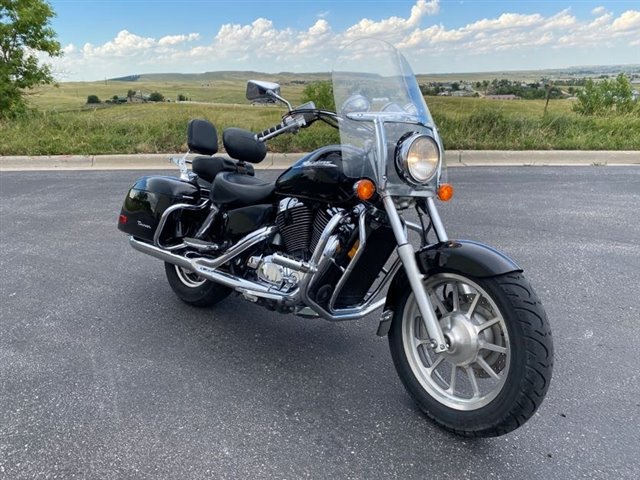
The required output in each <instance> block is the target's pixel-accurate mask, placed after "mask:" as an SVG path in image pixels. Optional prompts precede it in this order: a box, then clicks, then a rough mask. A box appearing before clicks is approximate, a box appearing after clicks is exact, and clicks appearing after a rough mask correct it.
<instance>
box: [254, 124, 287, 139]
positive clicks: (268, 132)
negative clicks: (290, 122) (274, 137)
mask: <svg viewBox="0 0 640 480" xmlns="http://www.w3.org/2000/svg"><path fill="white" fill-rule="evenodd" d="M285 126H286V125H285V124H284V123H279V124H278V125H276V126H275V127H271V128H267V129H266V130H263V131H262V132H260V133H258V138H262V137H266V136H267V135H271V134H272V133H275V132H277V131H278V130H282V129H283V128H284V127H285Z"/></svg>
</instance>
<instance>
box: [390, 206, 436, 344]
mask: <svg viewBox="0 0 640 480" xmlns="http://www.w3.org/2000/svg"><path fill="white" fill-rule="evenodd" d="M382 201H383V203H384V206H385V210H386V212H387V217H388V218H389V223H390V224H391V228H392V229H393V233H394V235H395V237H396V241H397V242H398V256H399V257H400V260H401V261H402V265H403V266H404V269H405V271H406V273H407V278H408V280H409V284H410V285H411V290H412V291H413V294H414V296H415V299H416V303H417V304H418V308H419V310H420V314H421V315H422V320H423V322H424V326H425V328H426V329H427V332H428V333H429V337H430V338H431V339H432V341H433V342H434V350H435V352H436V353H440V352H444V351H446V350H447V342H446V340H445V338H444V334H443V333H442V328H441V327H440V323H439V322H438V317H437V316H436V313H435V309H434V308H433V305H432V304H431V300H430V299H429V296H428V295H427V294H426V292H425V290H424V288H423V286H422V279H423V275H422V273H420V270H419V269H418V262H417V261H416V254H415V251H414V250H413V246H412V245H411V244H410V243H409V241H408V240H407V234H406V232H405V229H404V224H403V222H402V219H401V218H400V215H399V214H398V211H397V210H396V206H395V204H394V203H393V199H392V198H391V197H390V196H389V195H383V196H382Z"/></svg>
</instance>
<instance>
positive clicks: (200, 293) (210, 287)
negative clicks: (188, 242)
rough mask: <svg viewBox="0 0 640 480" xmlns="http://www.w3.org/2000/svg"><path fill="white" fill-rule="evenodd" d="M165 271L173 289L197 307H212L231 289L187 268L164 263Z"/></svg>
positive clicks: (180, 296) (181, 298) (226, 295)
mask: <svg viewBox="0 0 640 480" xmlns="http://www.w3.org/2000/svg"><path fill="white" fill-rule="evenodd" d="M164 269H165V273H166V275H167V280H168V281H169V285H170V286H171V289H172V290H173V291H174V292H175V294H176V295H177V296H178V298H180V300H182V301H183V302H185V303H188V304H189V305H193V306H195V307H211V306H213V305H215V304H216V303H218V302H220V301H222V300H224V299H225V298H227V297H228V296H229V294H230V293H231V289H230V288H228V287H225V286H223V285H220V284H218V283H215V282H212V281H211V280H207V279H206V278H202V277H200V276H199V275H198V274H196V273H194V272H192V271H190V270H186V269H185V268H182V267H179V266H177V265H173V264H171V263H166V262H165V264H164Z"/></svg>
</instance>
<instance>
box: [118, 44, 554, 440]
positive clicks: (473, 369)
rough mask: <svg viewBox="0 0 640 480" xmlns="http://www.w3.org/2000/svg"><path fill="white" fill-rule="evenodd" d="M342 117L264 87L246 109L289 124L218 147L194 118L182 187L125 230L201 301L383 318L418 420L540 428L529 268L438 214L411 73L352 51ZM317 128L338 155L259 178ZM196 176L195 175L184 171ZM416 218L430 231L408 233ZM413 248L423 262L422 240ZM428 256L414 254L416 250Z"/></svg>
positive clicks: (542, 380) (445, 196)
mask: <svg viewBox="0 0 640 480" xmlns="http://www.w3.org/2000/svg"><path fill="white" fill-rule="evenodd" d="M332 79H333V80H332V81H333V92H334V96H335V101H336V106H337V107H338V112H337V113H335V112H330V111H325V110H321V109H318V108H316V107H315V105H314V104H313V103H307V104H305V105H302V106H300V107H297V108H291V105H290V104H289V103H288V102H287V101H286V100H285V99H284V98H282V97H281V95H280V87H279V85H277V84H274V83H270V82H260V81H250V82H249V83H248V86H247V98H248V99H249V100H251V101H254V102H256V101H257V102H260V101H276V100H277V101H281V102H283V103H285V104H287V106H288V112H287V113H286V114H285V115H284V116H283V118H282V122H281V123H280V124H279V125H277V126H275V127H273V128H270V129H268V130H265V131H263V132H260V133H258V134H254V133H252V132H249V131H246V130H242V129H237V128H229V129H226V130H225V131H224V132H223V134H222V141H223V144H224V148H225V151H226V152H227V154H228V155H229V157H231V159H228V158H223V157H219V156H215V154H216V153H217V150H218V141H217V132H216V129H215V127H214V126H213V125H212V124H211V123H209V122H207V121H205V120H193V121H191V123H190V124H189V128H188V145H189V149H190V152H195V153H197V154H199V156H196V157H195V158H193V159H192V160H188V159H187V158H188V157H187V156H186V155H185V156H184V157H181V158H177V159H173V160H174V162H175V163H177V164H178V166H179V167H180V178H174V177H163V176H151V177H143V178H140V179H139V180H137V181H136V183H135V184H134V185H133V187H132V188H131V190H130V191H129V193H128V194H127V197H126V199H125V201H124V206H123V207H122V212H121V214H120V218H119V225H118V226H119V228H120V230H122V231H124V232H126V233H127V234H128V235H129V236H130V237H129V242H130V244H131V246H132V247H133V248H135V249H136V250H138V251H140V252H143V253H146V254H148V255H151V256H153V257H156V258H158V259H160V260H162V261H164V263H165V271H166V275H167V279H168V281H169V284H170V285H171V288H172V289H173V291H174V292H175V293H176V295H177V296H178V297H179V298H180V299H182V300H183V301H185V302H186V303H188V304H191V305H195V306H200V307H205V306H211V305H215V304H216V303H218V302H220V301H222V300H223V299H225V298H226V297H227V296H229V294H231V293H236V294H239V295H240V296H242V297H243V298H244V299H246V300H248V301H250V302H254V303H256V304H258V305H261V306H264V307H266V308H268V309H271V310H274V311H277V312H280V313H292V314H295V315H298V316H300V317H304V318H323V319H326V320H329V321H343V320H355V319H359V318H363V317H365V316H368V315H371V314H373V313H374V312H376V311H378V310H381V313H380V314H378V317H376V318H379V322H380V323H379V326H378V335H381V336H386V335H388V338H389V346H390V349H391V354H392V357H393V361H394V364H395V366H396V369H397V372H398V374H399V376H400V378H401V379H402V382H403V383H404V385H405V387H406V389H407V390H408V392H409V393H410V394H411V396H412V397H413V398H414V399H415V401H416V402H417V404H418V405H419V407H420V408H421V409H422V410H423V411H424V412H425V413H426V414H427V415H428V416H429V417H430V418H432V419H433V420H434V421H435V422H437V423H438V424H439V425H441V426H442V427H444V428H446V429H448V430H450V431H452V432H455V433H457V434H460V435H465V436H496V435H501V434H504V433H507V432H510V431H512V430H514V429H515V428H517V427H519V426H521V425H522V424H523V423H524V422H526V421H527V420H528V419H529V418H530V417H531V416H532V415H533V413H534V412H535V411H536V409H537V408H538V406H539V405H540V403H541V402H542V400H543V398H544V396H545V394H546V392H547V389H548V388H549V382H550V379H551V371H552V366H553V345H552V339H551V331H550V328H549V324H548V322H547V317H546V314H545V312H544V309H543V307H542V305H541V303H540V300H539V299H538V297H537V296H536V294H535V293H534V291H533V289H532V288H531V286H530V284H529V282H528V281H527V280H526V279H525V277H524V276H523V273H522V269H521V268H520V267H519V266H518V265H517V264H516V263H514V262H513V261H512V260H510V259H509V258H508V257H506V256H505V255H503V254H501V253H499V252H498V251H496V250H494V249H492V248H490V247H487V246H485V245H482V244H480V243H476V242H472V241H468V240H451V239H449V238H448V236H447V233H446V231H445V228H444V226H443V223H442V221H441V218H440V216H439V214H438V210H437V208H436V199H438V198H439V199H440V200H442V201H446V200H449V199H450V198H451V196H452V194H453V189H452V187H451V186H450V185H448V184H446V183H442V182H441V179H442V178H443V174H444V171H445V170H444V169H445V166H444V163H443V149H442V143H441V141H440V138H439V135H438V130H437V129H436V126H435V124H434V122H433V119H432V117H431V115H430V113H429V110H428V108H427V105H426V103H425V101H424V98H423V96H422V95H421V93H420V89H419V87H418V84H417V82H416V79H415V76H414V74H413V72H412V71H411V68H410V67H409V64H408V63H407V61H406V60H405V58H404V57H403V56H402V55H401V54H400V53H399V52H398V51H397V50H395V49H394V48H393V47H391V46H390V45H388V44H386V43H384V42H380V41H373V40H366V41H359V42H355V43H353V44H352V45H350V46H349V47H347V48H345V49H344V51H343V53H342V56H341V58H340V59H339V60H338V67H337V68H336V69H335V70H334V73H333V77H332ZM317 121H322V122H324V123H327V124H329V125H331V126H333V127H335V128H337V129H339V132H340V137H341V144H340V145H328V146H325V147H323V148H320V149H318V150H316V151H314V152H311V153H310V154H308V155H306V156H304V157H303V158H301V159H300V160H299V161H297V162H296V163H295V164H294V165H293V166H291V168H289V169H288V170H286V171H285V172H284V173H283V174H282V175H280V177H279V178H278V179H277V180H276V181H275V182H266V181H263V180H260V179H259V178H257V177H256V176H255V175H254V169H253V167H252V165H251V164H254V163H259V162H260V161H262V160H263V159H264V158H265V156H266V153H267V149H266V146H265V142H266V141H267V140H269V139H271V138H274V137H276V136H278V135H282V134H285V133H295V132H297V131H299V130H300V129H302V128H307V127H309V126H310V125H312V124H313V123H315V122H317ZM189 163H190V164H191V170H189V169H188V166H187V165H188V164H189ZM413 210H415V212H416V213H417V216H416V217H415V218H417V219H418V220H419V222H412V221H409V220H408V219H406V218H403V216H404V217H406V216H407V215H406V213H407V212H412V211H413ZM410 232H411V233H415V235H416V238H417V239H418V240H419V242H420V244H421V245H420V246H419V247H418V248H416V247H414V245H413V244H412V243H411V242H410V239H409V233H410ZM416 243H417V242H416Z"/></svg>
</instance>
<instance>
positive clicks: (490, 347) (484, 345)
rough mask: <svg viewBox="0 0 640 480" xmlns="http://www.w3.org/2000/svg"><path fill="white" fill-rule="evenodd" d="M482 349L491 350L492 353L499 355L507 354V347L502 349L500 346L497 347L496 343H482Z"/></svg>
mask: <svg viewBox="0 0 640 480" xmlns="http://www.w3.org/2000/svg"><path fill="white" fill-rule="evenodd" d="M480 348H484V349H485V350H491V351H492V352H498V353H505V354H506V353H507V347H501V346H500V345H496V344H495V343H489V342H482V343H481V344H480Z"/></svg>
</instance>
